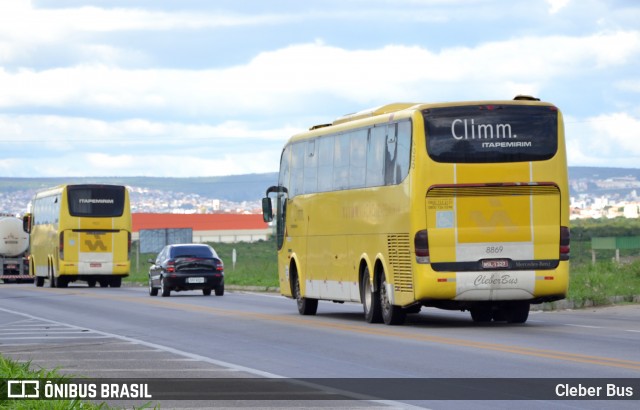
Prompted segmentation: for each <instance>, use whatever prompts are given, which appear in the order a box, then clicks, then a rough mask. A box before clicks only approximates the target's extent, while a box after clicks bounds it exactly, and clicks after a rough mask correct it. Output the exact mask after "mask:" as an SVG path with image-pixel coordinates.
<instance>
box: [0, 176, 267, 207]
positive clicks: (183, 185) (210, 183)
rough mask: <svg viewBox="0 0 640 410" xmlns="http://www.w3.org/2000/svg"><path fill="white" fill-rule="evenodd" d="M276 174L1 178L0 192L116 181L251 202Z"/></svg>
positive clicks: (258, 197) (260, 194)
mask: <svg viewBox="0 0 640 410" xmlns="http://www.w3.org/2000/svg"><path fill="white" fill-rule="evenodd" d="M277 181H278V174H277V173H275V172H272V173H266V174H246V175H229V176H221V177H197V178H196V177H194V178H159V177H158V178H156V177H86V178H79V177H69V178H64V177H60V178H2V177H0V193H4V194H7V195H10V194H11V193H12V192H17V191H37V190H40V189H44V188H49V187H53V186H56V185H61V184H117V185H127V186H132V187H140V188H149V189H153V190H159V191H167V192H182V193H185V194H196V195H200V196H203V197H206V198H218V199H223V200H227V201H233V202H242V201H255V200H258V199H260V198H262V197H263V196H264V193H265V191H266V189H267V188H268V187H269V186H271V185H275V184H276V183H277Z"/></svg>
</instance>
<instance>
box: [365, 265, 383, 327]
mask: <svg viewBox="0 0 640 410" xmlns="http://www.w3.org/2000/svg"><path fill="white" fill-rule="evenodd" d="M361 295H362V309H363V310H364V319H365V320H366V321H367V322H368V323H382V309H381V308H380V289H378V290H377V291H374V290H373V286H372V284H371V279H370V276H369V267H367V266H365V268H364V272H363V274H362V292H361Z"/></svg>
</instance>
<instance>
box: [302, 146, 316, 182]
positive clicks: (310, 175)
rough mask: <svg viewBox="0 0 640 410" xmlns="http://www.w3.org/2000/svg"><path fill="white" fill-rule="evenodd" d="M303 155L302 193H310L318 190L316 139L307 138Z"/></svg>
mask: <svg viewBox="0 0 640 410" xmlns="http://www.w3.org/2000/svg"><path fill="white" fill-rule="evenodd" d="M305 145H306V146H307V150H306V153H305V155H304V193H305V194H312V193H315V192H317V191H318V150H317V149H316V140H309V141H307V143H306V144H305Z"/></svg>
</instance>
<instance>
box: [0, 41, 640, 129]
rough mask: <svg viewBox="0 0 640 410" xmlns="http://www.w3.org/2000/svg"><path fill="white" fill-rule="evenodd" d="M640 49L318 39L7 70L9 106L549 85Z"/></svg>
mask: <svg viewBox="0 0 640 410" xmlns="http://www.w3.org/2000/svg"><path fill="white" fill-rule="evenodd" d="M639 54H640V31H617V32H605V33H597V34H593V35H590V36H585V37H568V36H563V37H559V36H550V37H526V38H518V39H512V40H506V41H497V42H487V43H483V44H480V45H478V46H477V47H473V48H471V47H454V48H449V49H444V50H442V51H440V52H434V51H431V50H429V49H427V48H424V47H419V46H404V45H389V46H385V47H382V48H376V49H370V50H349V49H345V48H341V47H336V46H330V45H326V44H324V43H323V42H321V41H318V42H315V43H309V44H298V45H292V46H288V47H284V48H281V49H277V50H273V51H267V52H262V53H259V54H258V55H257V56H256V57H255V58H253V59H252V60H251V61H249V62H248V63H246V64H243V65H236V66H233V67H228V68H222V69H203V70H188V69H184V70H178V69H123V68H118V67H110V66H106V65H80V66H74V67H65V68H55V69H46V70H41V71H36V70H20V71H18V72H8V71H6V70H0V89H2V90H3V93H2V94H1V95H0V107H4V108H11V107H20V106H39V107H54V108H55V107H71V108H74V109H86V108H89V109H91V110H95V111H96V112H100V111H104V112H119V113H121V114H120V115H122V114H124V113H133V114H130V115H134V116H135V115H136V113H142V112H153V113H155V114H156V115H165V114H169V115H171V116H176V117H180V116H182V117H190V118H198V117H200V118H202V117H210V116H229V115H231V116H236V117H243V116H246V115H248V114H249V113H251V114H252V115H260V113H262V114H263V115H273V114H274V113H286V112H290V110H291V109H292V107H295V106H300V105H302V106H304V105H308V104H309V103H310V96H315V98H324V97H330V98H337V99H346V100H348V101H352V102H354V103H356V104H354V105H356V106H359V105H361V104H379V103H381V102H387V101H389V100H396V99H401V100H406V99H407V98H412V99H418V100H424V99H425V98H429V99H433V100H436V99H437V98H447V97H448V98H453V99H457V98H470V97H471V98H477V97H481V98H497V97H503V98H504V97H510V96H511V94H513V91H514V90H515V89H523V88H524V89H525V91H526V92H528V91H537V90H540V89H541V88H543V87H544V86H545V85H548V84H549V83H550V82H551V81H553V80H557V79H559V78H562V77H565V76H569V75H572V74H573V73H575V72H576V71H579V72H581V73H582V75H585V73H587V72H594V71H598V70H603V69H607V68H610V67H614V66H619V65H622V64H624V63H626V62H627V61H628V60H629V59H630V58H633V57H637V56H638V55H639ZM374 84H375V86H372V85H374Z"/></svg>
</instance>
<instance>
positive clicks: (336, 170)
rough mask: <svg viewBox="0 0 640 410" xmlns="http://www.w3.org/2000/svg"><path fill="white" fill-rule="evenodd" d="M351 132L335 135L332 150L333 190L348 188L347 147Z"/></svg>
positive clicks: (348, 146)
mask: <svg viewBox="0 0 640 410" xmlns="http://www.w3.org/2000/svg"><path fill="white" fill-rule="evenodd" d="M350 137H351V134H341V135H336V137H335V145H334V151H333V190H334V191H337V190H340V189H347V188H349V148H350V145H351V144H350V139H351V138H350Z"/></svg>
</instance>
